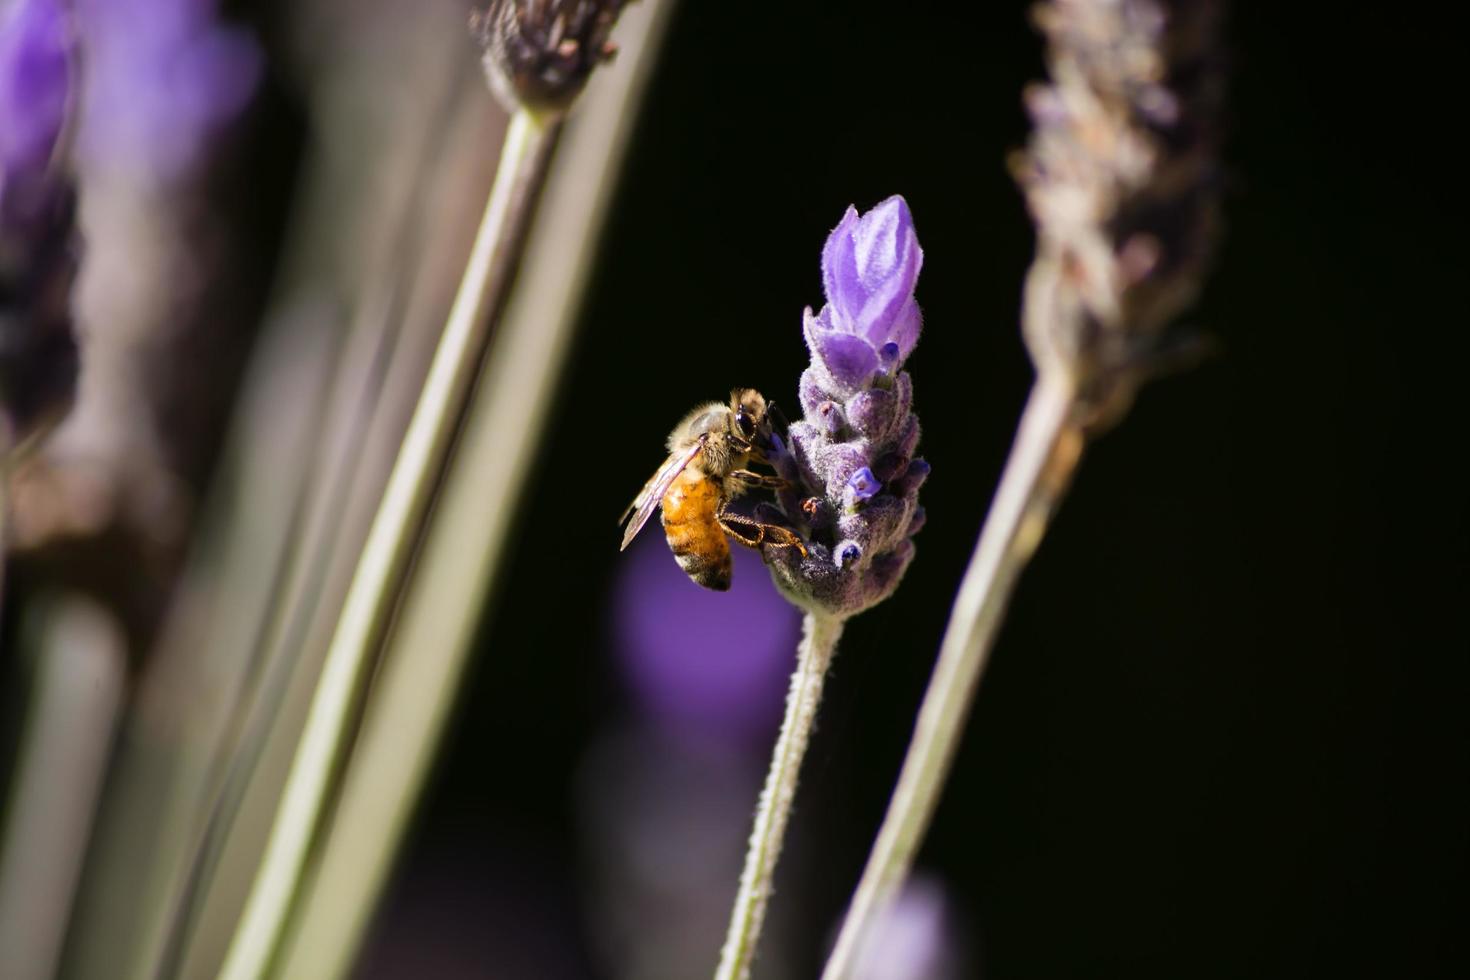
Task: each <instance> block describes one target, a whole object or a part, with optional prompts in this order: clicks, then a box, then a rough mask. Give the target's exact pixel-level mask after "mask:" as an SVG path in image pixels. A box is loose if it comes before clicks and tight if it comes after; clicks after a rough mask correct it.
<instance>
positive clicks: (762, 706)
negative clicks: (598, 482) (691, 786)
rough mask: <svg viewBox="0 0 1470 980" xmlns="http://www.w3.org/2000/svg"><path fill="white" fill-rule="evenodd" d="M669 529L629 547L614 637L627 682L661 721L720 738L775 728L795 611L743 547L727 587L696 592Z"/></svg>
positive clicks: (760, 733)
mask: <svg viewBox="0 0 1470 980" xmlns="http://www.w3.org/2000/svg"><path fill="white" fill-rule="evenodd" d="M661 537H662V536H661V535H654V534H645V535H643V536H642V537H641V538H640V539H639V540H638V541H636V542H635V543H634V544H633V546H632V547H631V548H630V549H629V561H627V562H626V563H624V565H623V569H622V573H621V578H620V580H619V582H618V585H617V589H616V594H615V597H614V607H613V617H614V619H613V628H614V638H615V640H616V643H617V652H618V655H619V659H620V660H621V662H622V667H623V671H624V675H625V677H626V680H627V683H628V686H629V688H630V689H631V691H632V693H633V695H634V697H635V699H636V700H637V701H638V703H639V705H640V706H641V708H642V709H643V710H644V712H646V713H647V714H648V715H649V716H651V717H652V718H653V719H654V720H655V721H657V722H658V723H659V724H660V725H661V726H663V727H665V728H669V729H672V730H674V731H676V732H678V733H679V734H681V735H693V736H699V737H702V738H706V739H710V740H714V741H728V740H730V739H736V740H738V739H743V738H747V737H753V738H761V737H763V736H766V735H768V734H769V732H770V729H771V725H773V724H775V723H776V722H777V721H778V720H779V719H780V717H781V692H782V690H783V689H784V688H785V686H786V676H787V673H788V672H789V671H790V669H791V649H792V647H793V646H794V645H795V644H796V639H797V634H798V632H799V623H798V619H799V617H798V616H797V614H796V610H794V609H792V608H791V607H790V606H789V605H787V604H786V602H784V601H783V600H782V599H781V597H780V596H779V595H777V594H776V593H774V592H772V591H771V589H770V588H769V587H767V585H766V584H765V582H763V581H762V580H761V576H760V575H759V574H757V572H758V569H759V560H758V559H757V558H756V556H755V554H753V553H752V552H750V551H747V550H746V549H744V548H737V549H735V554H734V560H735V564H736V565H737V566H740V565H746V567H743V568H740V567H737V568H736V570H735V575H734V579H733V582H732V585H731V588H730V591H729V592H710V591H707V590H705V589H696V588H691V587H690V584H689V577H688V576H687V575H685V574H684V573H683V572H682V571H681V570H680V569H679V566H678V565H677V564H675V563H674V562H672V561H669V552H668V548H667V547H666V546H665V545H664V543H663V541H661V540H659V539H660V538H661Z"/></svg>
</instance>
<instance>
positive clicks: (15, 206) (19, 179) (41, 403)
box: [0, 0, 78, 449]
mask: <svg viewBox="0 0 1470 980" xmlns="http://www.w3.org/2000/svg"><path fill="white" fill-rule="evenodd" d="M72 50H73V38H72V33H71V29H70V25H69V23H68V21H67V17H66V13H65V11H64V10H63V9H62V8H61V6H60V5H59V4H58V2H57V0H15V2H13V3H10V4H8V5H6V6H3V7H0V411H3V419H0V437H3V440H4V446H5V448H6V449H8V448H10V447H11V446H13V445H14V444H15V443H17V442H19V441H21V440H23V439H25V438H26V437H27V436H28V435H31V434H33V433H34V432H35V431H37V430H38V429H39V428H41V427H42V425H43V422H44V421H45V420H46V419H48V418H49V417H51V416H52V415H53V414H54V413H55V412H56V411H57V409H59V408H60V407H63V406H65V405H66V404H67V403H69V402H70V399H71V395H72V391H73V389H74V388H75V383H76V374H77V358H76V343H75V340H74V339H73V337H72V330H71V312H70V298H69V297H70V290H71V283H72V279H73V277H74V275H75V273H76V266H77V251H78V249H77V245H76V237H75V233H74V226H73V217H74V207H73V202H74V195H73V191H72V187H71V184H70V181H69V180H68V178H67V175H66V174H65V173H64V172H63V170H62V168H61V167H60V165H59V163H58V160H57V157H58V155H59V152H60V144H61V142H62V134H63V131H64V130H65V127H66V123H67V110H68V107H69V106H70V104H71V101H72V71H71V66H72V60H73V59H72Z"/></svg>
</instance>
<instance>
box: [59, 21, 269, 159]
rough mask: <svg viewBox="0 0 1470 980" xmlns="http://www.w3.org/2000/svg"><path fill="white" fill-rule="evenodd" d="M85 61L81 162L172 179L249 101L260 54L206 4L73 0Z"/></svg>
mask: <svg viewBox="0 0 1470 980" xmlns="http://www.w3.org/2000/svg"><path fill="white" fill-rule="evenodd" d="M75 3H76V10H77V23H78V26H79V28H80V30H81V32H82V36H83V42H84V48H85V51H86V55H87V93H86V100H85V104H84V107H83V111H82V131H81V137H80V138H81V146H80V152H81V153H82V155H83V157H84V159H85V161H86V162H87V163H88V164H89V165H91V166H93V167H96V168H98V169H108V170H112V169H124V170H129V171H132V172H133V173H135V174H139V175H143V176H146V177H148V178H151V179H154V180H157V181H158V182H160V183H171V182H173V181H176V180H178V179H180V178H181V177H183V176H184V175H186V174H187V173H189V171H191V170H193V169H195V168H196V167H197V166H198V165H199V164H200V163H201V162H202V161H203V160H204V159H205V158H206V157H207V155H208V150H209V145H210V141H211V139H213V138H215V137H217V136H218V135H219V133H220V131H221V130H222V129H223V128H224V127H225V126H227V125H228V124H229V123H231V122H233V121H234V120H235V119H236V118H237V117H238V116H239V115H240V113H241V112H242V111H243V110H244V109H245V107H246V105H247V104H248V103H249V101H250V98H251V96H252V94H253V93H254V91H255V87H256V85H257V83H258V82H259V80H260V74H261V55H260V50H259V48H258V47H257V46H256V44H255V42H254V40H253V39H252V38H251V37H250V35H249V34H248V33H246V32H244V31H241V30H237V29H234V28H230V27H225V26H222V25H221V24H220V23H219V20H218V18H217V15H216V6H217V4H216V3H215V2H214V0H75Z"/></svg>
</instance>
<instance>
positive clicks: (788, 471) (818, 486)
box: [769, 195, 929, 617]
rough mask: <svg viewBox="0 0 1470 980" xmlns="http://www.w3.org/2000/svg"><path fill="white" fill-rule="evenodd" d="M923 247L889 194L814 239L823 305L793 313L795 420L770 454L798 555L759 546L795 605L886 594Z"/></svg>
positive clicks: (924, 469) (910, 432)
mask: <svg viewBox="0 0 1470 980" xmlns="http://www.w3.org/2000/svg"><path fill="white" fill-rule="evenodd" d="M923 261H924V253H923V250H922V249H920V248H919V240H918V236H917V235H916V234H915V233H914V222H913V217H912V216H911V215H910V214H909V208H908V204H907V203H906V202H905V201H904V199H903V198H902V197H899V196H896V195H895V196H894V197H890V198H889V199H888V200H886V201H884V202H882V203H881V204H879V205H878V206H877V207H875V208H873V209H872V210H871V211H869V212H868V213H867V214H864V215H859V214H858V213H857V211H856V210H855V209H854V208H848V209H847V213H846V214H845V215H844V216H843V218H842V221H841V223H839V224H838V226H837V227H836V228H835V229H833V231H832V234H831V235H830V236H828V238H827V244H826V246H825V247H824V248H823V250H822V282H823V285H824V287H825V290H826V293H827V304H826V305H825V306H823V307H822V309H821V312H819V313H817V314H815V315H813V314H812V311H811V309H810V308H808V309H807V310H806V312H805V315H804V317H803V320H804V328H805V334H806V341H807V346H808V347H809V348H810V350H811V354H812V363H811V366H810V367H808V368H807V369H806V371H805V372H803V373H802V376H801V389H800V394H801V407H802V410H803V411H804V413H805V417H804V418H803V420H802V421H800V422H796V423H793V424H792V426H791V428H790V432H789V440H790V446H789V452H780V451H778V452H777V453H775V454H774V458H773V464H774V465H775V467H776V469H777V471H778V472H779V473H780V474H781V476H783V477H784V478H785V479H786V480H788V481H789V482H790V483H791V484H792V486H791V487H790V488H788V489H786V490H783V491H781V493H780V494H779V498H780V502H781V505H782V509H783V510H784V511H785V516H786V517H787V518H788V519H791V520H794V521H797V522H799V523H800V524H802V525H804V529H805V530H806V531H807V532H808V535H807V536H808V537H809V538H810V539H811V544H810V547H809V548H808V554H807V555H806V556H805V557H802V556H801V555H799V554H796V553H794V549H781V550H775V551H772V552H770V553H769V557H770V558H771V559H772V564H771V569H772V573H773V576H774V578H775V581H776V584H777V586H778V587H779V588H780V589H781V590H782V591H783V592H784V593H785V594H786V595H787V597H788V598H790V599H791V600H792V601H793V602H795V603H796V604H798V605H800V606H801V607H803V608H805V609H811V610H819V611H822V612H825V613H828V614H831V615H836V616H839V617H845V616H850V615H852V614H854V613H857V612H861V611H862V610H864V609H867V608H868V607H870V606H872V605H874V604H875V603H878V602H881V601H882V600H883V599H885V598H887V597H888V596H889V595H891V594H892V592H893V590H894V589H895V588H896V587H897V585H898V582H899V579H900V578H901V577H902V576H903V573H904V571H905V570H906V569H907V568H908V565H909V562H910V561H912V560H913V557H914V545H913V542H912V541H910V540H909V538H910V536H911V535H912V534H913V533H914V532H915V531H917V530H918V529H919V527H920V526H921V525H922V524H923V520H924V512H923V509H922V508H921V507H919V505H918V491H919V486H920V485H921V484H922V483H923V482H924V479H925V477H927V476H928V473H929V464H928V463H926V462H924V461H923V460H922V459H914V458H913V454H914V449H915V448H916V447H917V445H918V441H919V421H918V419H917V418H916V417H915V416H914V414H913V412H912V411H911V407H912V402H913V383H912V381H911V380H910V378H909V375H908V372H906V371H903V370H902V367H903V364H904V361H905V360H907V359H908V356H909V354H910V353H911V352H912V351H913V349H914V344H915V343H917V341H918V339H919V327H920V313H919V306H918V303H917V302H916V301H915V300H914V285H915V283H916V282H917V281H918V277H919V268H920V266H921V265H922V264H923ZM778 449H779V447H778Z"/></svg>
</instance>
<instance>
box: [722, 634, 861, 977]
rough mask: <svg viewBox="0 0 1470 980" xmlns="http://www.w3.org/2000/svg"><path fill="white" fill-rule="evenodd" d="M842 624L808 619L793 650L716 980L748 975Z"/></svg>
mask: <svg viewBox="0 0 1470 980" xmlns="http://www.w3.org/2000/svg"><path fill="white" fill-rule="evenodd" d="M842 623H843V621H842V620H841V619H838V618H835V617H832V616H827V615H824V614H822V613H816V612H809V613H807V614H806V620H805V621H804V623H803V628H802V637H801V645H800V646H798V647H797V650H796V672H795V673H793V674H792V675H791V690H790V692H789V693H788V694H787V695H786V717H785V719H784V720H783V721H782V722H781V734H780V736H779V737H778V738H777V739H776V750H775V752H774V754H773V755H772V756H771V769H770V772H768V773H767V774H766V786H765V789H763V790H762V791H761V798H760V804H759V805H758V807H757V808H756V814H755V828H754V829H753V830H752V831H751V832H750V845H749V848H748V850H747V851H746V852H745V870H744V871H742V872H741V874H740V890H739V892H737V893H736V895H735V908H734V910H733V911H732V912H731V914H730V930H729V932H728V933H727V934H726V936H725V948H724V949H723V950H722V951H721V953H720V966H719V969H718V970H717V971H716V972H715V978H716V980H744V978H745V977H748V976H749V975H750V964H751V961H752V960H753V959H754V958H755V947H756V943H757V942H758V941H759V939H760V932H761V924H762V923H763V922H764V921H765V917H766V902H767V901H768V900H769V899H770V897H771V882H772V879H773V878H774V877H775V873H776V859H777V858H779V857H780V856H781V842H782V840H784V839H785V836H786V822H787V819H788V818H789V817H790V816H791V802H792V800H793V799H794V798H795V797H796V782H797V777H798V776H799V774H800V772H801V760H802V757H803V756H805V755H806V746H807V742H808V741H809V740H810V738H811V733H812V724H813V722H814V721H815V720H816V717H817V705H818V704H819V703H820V702H821V700H822V683H823V682H824V681H825V680H826V677H827V668H828V666H830V665H831V663H832V655H833V653H835V652H836V650H837V639H838V637H839V636H841V635H842Z"/></svg>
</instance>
